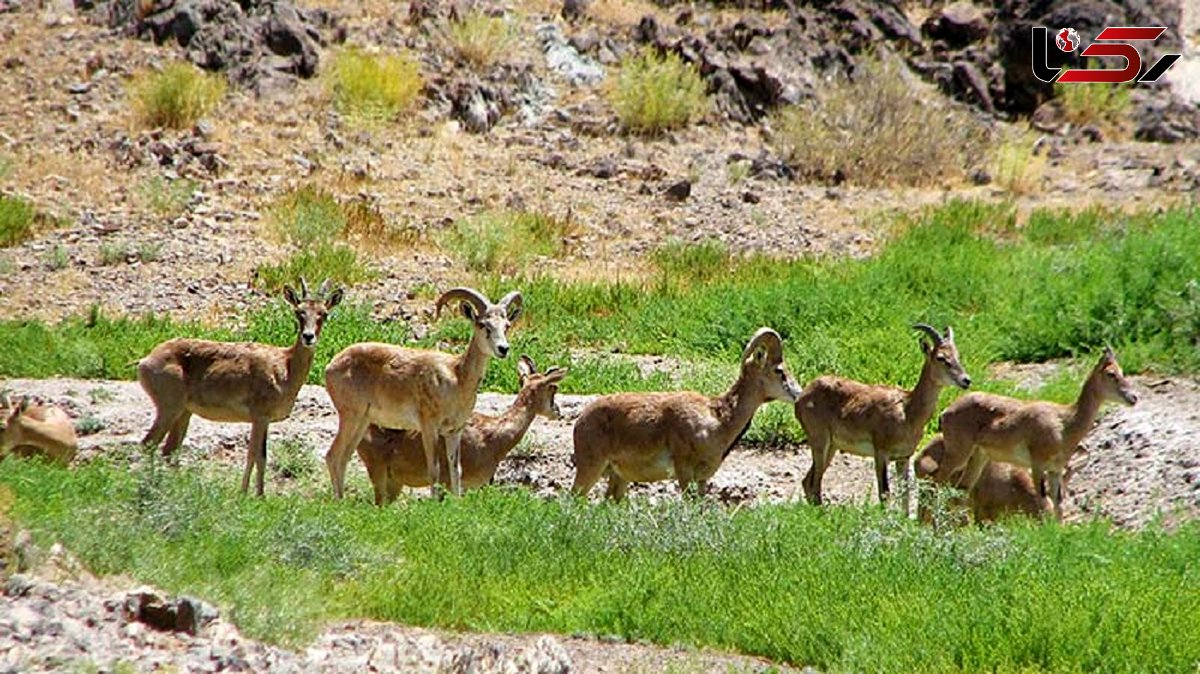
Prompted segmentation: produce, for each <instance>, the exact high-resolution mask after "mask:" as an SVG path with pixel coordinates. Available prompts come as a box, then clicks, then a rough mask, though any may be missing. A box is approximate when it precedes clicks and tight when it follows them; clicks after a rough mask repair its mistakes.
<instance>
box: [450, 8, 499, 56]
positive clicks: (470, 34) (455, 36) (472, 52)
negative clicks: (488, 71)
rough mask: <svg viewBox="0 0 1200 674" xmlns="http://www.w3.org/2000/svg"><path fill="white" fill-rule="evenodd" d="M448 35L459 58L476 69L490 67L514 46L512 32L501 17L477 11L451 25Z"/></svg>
mask: <svg viewBox="0 0 1200 674" xmlns="http://www.w3.org/2000/svg"><path fill="white" fill-rule="evenodd" d="M448 34H449V37H450V44H451V46H453V48H454V52H455V53H456V54H458V57H459V58H460V59H462V60H464V61H466V62H468V63H470V64H472V65H476V66H490V65H492V64H493V63H495V62H496V60H497V59H498V58H499V57H500V56H503V55H505V54H506V53H507V52H508V50H509V49H510V48H511V46H512V43H513V33H512V29H511V28H510V27H509V25H508V24H507V23H506V22H505V21H504V19H503V18H501V17H493V16H488V15H486V14H482V13H479V12H473V13H470V14H467V15H466V16H465V17H463V18H462V19H459V20H457V21H452V22H450V28H449V33H448Z"/></svg>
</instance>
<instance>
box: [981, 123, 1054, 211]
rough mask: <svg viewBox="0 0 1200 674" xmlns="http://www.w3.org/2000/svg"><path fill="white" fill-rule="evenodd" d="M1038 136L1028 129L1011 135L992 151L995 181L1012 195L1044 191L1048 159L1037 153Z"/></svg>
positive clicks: (1025, 194)
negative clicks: (1043, 184)
mask: <svg viewBox="0 0 1200 674" xmlns="http://www.w3.org/2000/svg"><path fill="white" fill-rule="evenodd" d="M1036 141H1037V138H1036V136H1035V134H1033V133H1030V132H1029V131H1028V130H1027V131H1025V132H1023V133H1019V134H1012V135H1010V136H1009V137H1007V138H1005V139H1004V140H1003V141H1001V142H1000V143H998V144H997V145H996V147H995V150H994V151H993V159H992V162H993V165H992V172H993V176H994V178H995V182H996V184H997V185H998V186H1000V187H1002V188H1003V189H1004V190H1005V191H1006V192H1008V193H1009V194H1011V195H1013V196H1027V195H1030V194H1036V193H1038V192H1039V191H1041V187H1042V183H1043V178H1044V174H1045V171H1046V156H1045V155H1044V154H1037V153H1035V152H1034V149H1033V148H1034V143H1035V142H1036Z"/></svg>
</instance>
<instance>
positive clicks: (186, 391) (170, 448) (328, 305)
mask: <svg viewBox="0 0 1200 674" xmlns="http://www.w3.org/2000/svg"><path fill="white" fill-rule="evenodd" d="M300 292H301V295H299V296H297V295H296V291H295V290H293V289H292V288H291V286H285V287H284V289H283V297H284V299H286V300H287V302H288V304H290V305H291V306H292V309H293V310H294V311H295V315H296V326H297V329H296V341H295V343H294V344H292V345H291V346H290V347H287V348H284V347H279V346H271V345H268V344H258V343H255V342H212V341H208V340H204V339H186V338H179V339H172V340H169V341H166V342H163V343H162V344H159V345H158V346H156V347H154V350H153V351H151V352H150V353H149V355H147V356H146V357H145V358H143V359H141V360H140V361H138V364H137V369H138V382H139V383H140V384H141V385H142V388H143V389H144V390H145V391H146V395H148V396H150V400H151V402H153V403H154V408H155V416H154V423H153V424H152V425H151V426H150V430H149V431H147V432H146V436H145V437H144V438H143V439H142V444H143V445H146V446H148V447H154V446H156V445H158V443H159V442H162V439H163V436H164V435H165V436H166V443H165V444H163V446H162V453H163V456H169V455H170V454H171V453H172V452H174V451H175V450H176V449H177V448H178V447H179V446H180V444H182V443H183V438H184V436H186V435H187V430H188V422H189V421H191V417H192V415H193V414H198V415H200V416H201V417H203V418H205V419H209V420H211V421H225V422H234V423H246V422H249V423H250V448H249V451H248V452H247V453H246V469H245V471H244V472H243V473H242V492H243V493H244V492H246V491H247V490H248V489H249V486H250V472H251V470H252V469H253V468H256V467H257V469H258V472H257V478H256V483H255V493H256V494H257V495H258V496H262V494H263V474H264V473H265V471H266V466H267V427H268V426H269V425H270V424H271V423H272V422H275V421H281V420H283V419H286V418H287V417H288V415H290V414H291V413H292V407H293V406H294V405H295V404H296V395H297V394H298V393H299V392H300V387H301V386H303V385H304V381H305V379H307V378H308V371H309V370H310V369H311V368H312V362H313V353H314V351H315V350H316V346H317V339H318V338H319V337H320V336H321V329H322V328H323V327H324V325H325V321H326V319H327V318H328V317H329V312H330V311H332V310H333V308H334V307H336V306H337V305H338V303H339V302H341V301H342V296H343V292H342V289H341V288H338V289H336V290H334V291H333V292H330V291H329V281H328V280H326V281H325V282H324V283H322V284H321V287H320V289H319V290H318V291H317V294H316V295H309V292H308V284H307V283H306V282H305V281H304V279H301V280H300Z"/></svg>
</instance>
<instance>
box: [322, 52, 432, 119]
mask: <svg viewBox="0 0 1200 674" xmlns="http://www.w3.org/2000/svg"><path fill="white" fill-rule="evenodd" d="M330 72H331V75H330V77H329V79H328V87H329V89H330V93H331V94H332V96H333V103H334V106H335V107H336V108H337V110H338V111H339V112H341V113H342V114H344V115H347V116H349V117H351V118H354V119H357V120H360V121H365V122H386V121H391V120H393V119H395V118H396V116H397V115H399V114H400V113H401V112H404V111H405V110H407V109H408V108H409V107H410V106H411V105H412V104H413V103H414V102H416V100H417V95H418V94H420V93H421V88H422V87H423V86H424V81H423V80H422V78H421V71H420V66H419V65H418V64H417V62H416V60H415V59H413V58H412V57H411V56H409V55H408V54H381V55H376V54H368V53H366V52H363V51H360V50H358V49H353V48H349V49H344V50H342V51H341V52H340V53H339V54H338V55H337V57H336V58H335V60H334V62H333V67H332V68H331V70H330Z"/></svg>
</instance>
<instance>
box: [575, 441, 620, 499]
mask: <svg viewBox="0 0 1200 674" xmlns="http://www.w3.org/2000/svg"><path fill="white" fill-rule="evenodd" d="M599 454H600V453H599V452H590V451H588V448H587V447H586V446H584V445H582V444H581V443H580V441H579V438H576V439H575V455H574V460H575V482H574V483H573V484H572V485H571V493H572V494H574V495H576V496H582V497H585V498H586V497H587V495H588V492H589V491H591V490H592V487H594V486H595V485H596V483H597V482H599V481H600V477H601V476H602V475H605V474H606V473H607V474H609V475H614V474H615V472H612V469H611V468H609V465H608V461H606V460H604V459H595V458H594V457H596V456H598V455H599ZM609 479H610V482H609V484H610V485H611V484H612V482H611V477H610V478H609Z"/></svg>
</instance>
